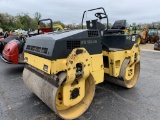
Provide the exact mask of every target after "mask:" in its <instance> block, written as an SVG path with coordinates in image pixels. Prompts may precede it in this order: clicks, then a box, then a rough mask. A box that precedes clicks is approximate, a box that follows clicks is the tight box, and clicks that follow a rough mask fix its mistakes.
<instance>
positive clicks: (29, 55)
mask: <svg viewBox="0 0 160 120" xmlns="http://www.w3.org/2000/svg"><path fill="white" fill-rule="evenodd" d="M100 10H101V11H102V12H95V14H94V16H95V17H96V18H95V19H94V20H87V21H86V27H87V29H83V21H84V16H85V15H86V13H87V12H90V11H100ZM102 19H104V20H105V19H106V20H105V21H106V22H107V26H108V17H107V14H106V12H105V10H104V8H102V7H100V8H96V9H91V10H87V11H84V13H83V17H82V29H80V30H72V31H67V32H65V31H64V32H56V33H47V34H42V35H37V36H33V37H30V38H27V42H26V44H25V47H24V61H25V62H26V65H25V68H24V71H23V81H24V83H25V85H26V86H27V87H28V88H29V89H30V90H31V91H32V92H33V93H34V94H36V95H37V96H38V97H39V98H40V99H41V100H42V101H43V102H44V103H45V104H46V105H47V106H48V107H50V108H51V109H52V110H53V111H54V112H55V113H56V114H57V115H58V116H59V117H60V118H62V119H76V118H77V117H79V116H81V115H82V114H83V113H84V112H85V111H86V110H87V109H88V107H89V106H90V104H91V102H92V100H93V98H94V94H95V88H96V85H97V84H99V83H102V82H104V81H105V80H106V81H110V82H112V83H115V84H117V85H120V86H123V87H125V88H132V87H134V86H135V84H136V83H137V80H138V77H139V73H140V48H139V43H138V40H137V39H138V35H137V34H132V35H126V34H124V31H123V28H124V21H121V22H119V23H117V24H114V26H113V27H112V29H108V27H107V28H106V27H105V26H104V25H103V24H102V23H101V20H102Z"/></svg>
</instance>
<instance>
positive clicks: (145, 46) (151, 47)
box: [140, 44, 154, 50]
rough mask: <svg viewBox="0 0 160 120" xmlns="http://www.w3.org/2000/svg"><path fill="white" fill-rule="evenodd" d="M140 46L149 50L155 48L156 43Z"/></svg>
mask: <svg viewBox="0 0 160 120" xmlns="http://www.w3.org/2000/svg"><path fill="white" fill-rule="evenodd" d="M140 48H141V49H142V50H143V49H145V50H146V49H147V50H154V44H140Z"/></svg>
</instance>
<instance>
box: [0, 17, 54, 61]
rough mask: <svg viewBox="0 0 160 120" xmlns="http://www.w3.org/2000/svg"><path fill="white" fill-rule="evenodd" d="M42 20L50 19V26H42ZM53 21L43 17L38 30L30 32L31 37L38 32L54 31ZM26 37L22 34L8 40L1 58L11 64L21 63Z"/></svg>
mask: <svg viewBox="0 0 160 120" xmlns="http://www.w3.org/2000/svg"><path fill="white" fill-rule="evenodd" d="M42 21H50V24H49V25H50V27H46V28H44V27H40V23H41V22H42ZM52 26H53V22H52V20H51V19H42V20H40V21H39V22H38V32H37V33H33V34H30V33H29V34H28V35H29V37H31V36H35V35H38V34H44V33H47V32H52V31H53V27H52ZM26 40H27V39H26V37H25V36H23V35H20V36H19V38H18V39H12V40H11V41H10V42H8V43H7V44H6V45H5V47H4V49H3V51H2V56H1V59H2V60H3V61H5V62H6V63H10V64H21V63H24V62H23V59H24V58H23V47H24V45H25V42H26Z"/></svg>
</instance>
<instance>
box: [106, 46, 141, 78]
mask: <svg viewBox="0 0 160 120" xmlns="http://www.w3.org/2000/svg"><path fill="white" fill-rule="evenodd" d="M135 54H136V56H137V57H136V61H135ZM103 56H107V57H108V62H109V63H108V64H109V67H108V68H107V67H105V68H104V72H105V73H107V74H109V75H110V76H113V77H118V76H119V74H120V69H121V66H122V63H123V61H124V59H126V58H129V59H130V62H129V65H128V67H127V69H126V75H125V78H126V80H130V79H131V78H132V77H133V75H134V74H133V72H134V65H135V64H136V63H137V62H139V61H140V48H139V45H138V44H134V46H133V47H132V49H131V50H123V51H116V52H115V51H111V52H106V51H103ZM104 62H105V61H104Z"/></svg>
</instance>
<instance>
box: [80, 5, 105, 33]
mask: <svg viewBox="0 0 160 120" xmlns="http://www.w3.org/2000/svg"><path fill="white" fill-rule="evenodd" d="M100 9H102V10H103V12H104V15H106V19H107V30H108V16H107V14H106V11H105V9H104V8H103V7H99V8H94V9H90V10H86V11H84V13H83V16H82V29H83V20H84V16H85V13H86V12H87V11H94V10H100Z"/></svg>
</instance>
